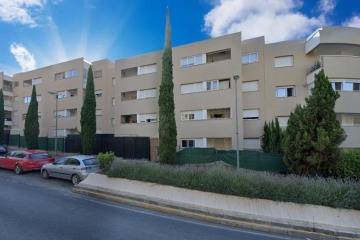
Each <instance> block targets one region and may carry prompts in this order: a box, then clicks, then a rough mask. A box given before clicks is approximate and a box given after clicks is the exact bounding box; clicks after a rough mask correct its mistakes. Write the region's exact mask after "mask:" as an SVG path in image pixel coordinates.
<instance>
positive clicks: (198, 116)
mask: <svg viewBox="0 0 360 240" xmlns="http://www.w3.org/2000/svg"><path fill="white" fill-rule="evenodd" d="M204 112H205V113H206V110H197V111H186V112H181V121H188V120H202V119H206V117H204ZM205 116H206V114H205Z"/></svg>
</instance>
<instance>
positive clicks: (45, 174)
mask: <svg viewBox="0 0 360 240" xmlns="http://www.w3.org/2000/svg"><path fill="white" fill-rule="evenodd" d="M41 177H42V178H43V179H48V178H50V176H49V172H48V171H46V170H42V172H41Z"/></svg>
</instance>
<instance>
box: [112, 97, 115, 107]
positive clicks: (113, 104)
mask: <svg viewBox="0 0 360 240" xmlns="http://www.w3.org/2000/svg"><path fill="white" fill-rule="evenodd" d="M111 105H112V106H115V98H112V99H111Z"/></svg>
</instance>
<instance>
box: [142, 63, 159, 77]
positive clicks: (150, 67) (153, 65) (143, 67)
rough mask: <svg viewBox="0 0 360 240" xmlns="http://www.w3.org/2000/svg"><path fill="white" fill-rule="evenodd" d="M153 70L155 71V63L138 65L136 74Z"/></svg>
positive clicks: (152, 71)
mask: <svg viewBox="0 0 360 240" xmlns="http://www.w3.org/2000/svg"><path fill="white" fill-rule="evenodd" d="M154 72H156V64H151V65H146V66H140V67H138V75H143V74H148V73H154Z"/></svg>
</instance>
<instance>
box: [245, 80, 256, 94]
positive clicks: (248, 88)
mask: <svg viewBox="0 0 360 240" xmlns="http://www.w3.org/2000/svg"><path fill="white" fill-rule="evenodd" d="M258 90H259V81H251V82H244V83H243V84H242V91H243V92H254V91H258Z"/></svg>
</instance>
